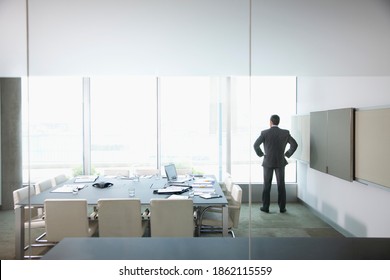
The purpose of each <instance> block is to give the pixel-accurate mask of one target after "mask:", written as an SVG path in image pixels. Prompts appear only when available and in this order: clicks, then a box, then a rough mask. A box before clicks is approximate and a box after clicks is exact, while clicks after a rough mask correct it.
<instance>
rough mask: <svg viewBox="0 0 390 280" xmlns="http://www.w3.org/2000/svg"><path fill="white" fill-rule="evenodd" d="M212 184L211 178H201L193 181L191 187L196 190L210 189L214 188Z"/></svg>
mask: <svg viewBox="0 0 390 280" xmlns="http://www.w3.org/2000/svg"><path fill="white" fill-rule="evenodd" d="M214 182H215V181H214V179H213V178H201V179H195V180H194V181H193V182H192V183H191V185H192V186H193V187H197V188H212V187H213V186H214Z"/></svg>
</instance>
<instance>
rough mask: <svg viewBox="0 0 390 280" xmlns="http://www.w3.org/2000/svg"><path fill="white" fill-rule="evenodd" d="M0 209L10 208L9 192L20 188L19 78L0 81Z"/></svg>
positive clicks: (20, 116)
mask: <svg viewBox="0 0 390 280" xmlns="http://www.w3.org/2000/svg"><path fill="white" fill-rule="evenodd" d="M0 97H1V174H0V176H1V177H0V182H1V186H0V187H1V208H2V209H3V210H9V209H13V207H14V204H13V197H12V192H13V190H15V189H18V188H20V187H21V186H22V137H21V136H22V100H21V98H22V94H21V79H20V78H0Z"/></svg>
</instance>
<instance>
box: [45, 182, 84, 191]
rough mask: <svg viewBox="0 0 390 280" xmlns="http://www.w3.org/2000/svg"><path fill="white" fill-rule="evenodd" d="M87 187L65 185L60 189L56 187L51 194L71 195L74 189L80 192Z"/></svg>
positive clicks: (82, 185)
mask: <svg viewBox="0 0 390 280" xmlns="http://www.w3.org/2000/svg"><path fill="white" fill-rule="evenodd" d="M86 186H87V185H84V184H66V185H63V186H61V187H58V188H56V189H54V190H52V191H51V192H53V193H71V192H73V190H74V189H77V190H81V189H83V188H85V187H86Z"/></svg>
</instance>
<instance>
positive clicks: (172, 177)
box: [164, 163, 189, 184]
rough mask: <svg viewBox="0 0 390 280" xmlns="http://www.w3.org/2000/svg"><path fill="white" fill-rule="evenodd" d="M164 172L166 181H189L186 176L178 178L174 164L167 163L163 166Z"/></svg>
mask: <svg viewBox="0 0 390 280" xmlns="http://www.w3.org/2000/svg"><path fill="white" fill-rule="evenodd" d="M164 169H165V174H166V175H167V180H168V183H179V184H180V183H181V184H182V183H185V182H187V181H189V179H188V178H180V179H179V178H178V177H177V171H176V166H175V164H173V163H170V164H167V165H165V166H164Z"/></svg>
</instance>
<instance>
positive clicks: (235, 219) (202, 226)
mask: <svg viewBox="0 0 390 280" xmlns="http://www.w3.org/2000/svg"><path fill="white" fill-rule="evenodd" d="M241 202H242V189H241V187H240V186H239V185H237V184H233V186H232V200H230V201H229V204H228V206H227V207H228V230H229V233H230V234H231V235H232V237H235V234H234V232H233V228H237V227H238V223H239V220H240V210H241ZM217 209H218V207H216V206H210V207H206V208H204V209H203V210H202V212H201V213H200V215H199V220H198V236H201V233H202V232H217V233H222V208H221V207H219V211H217Z"/></svg>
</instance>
